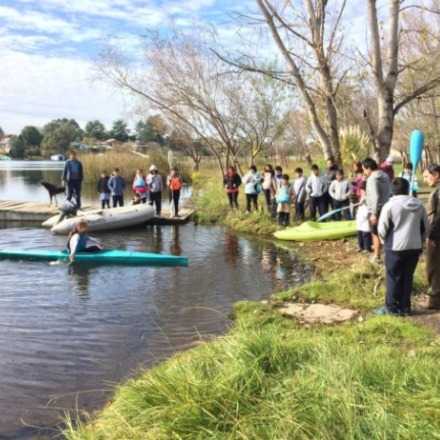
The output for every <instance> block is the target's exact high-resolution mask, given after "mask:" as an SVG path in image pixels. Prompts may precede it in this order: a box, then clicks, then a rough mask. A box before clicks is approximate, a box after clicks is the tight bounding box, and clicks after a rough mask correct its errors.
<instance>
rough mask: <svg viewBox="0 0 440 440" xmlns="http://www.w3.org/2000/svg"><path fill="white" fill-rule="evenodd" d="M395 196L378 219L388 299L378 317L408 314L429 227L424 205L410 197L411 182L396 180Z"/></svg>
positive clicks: (394, 183)
mask: <svg viewBox="0 0 440 440" xmlns="http://www.w3.org/2000/svg"><path fill="white" fill-rule="evenodd" d="M392 189H393V197H391V199H390V200H389V201H388V202H387V203H386V204H385V206H384V207H383V209H382V212H381V214H380V218H379V225H378V232H379V237H380V240H381V242H382V243H384V247H385V269H386V290H387V293H386V299H385V307H383V308H381V309H379V310H378V311H377V313H378V314H380V315H383V314H393V315H396V314H397V315H409V314H410V313H411V291H412V286H413V277H414V272H415V270H416V267H417V263H418V260H419V257H420V254H421V253H422V248H423V241H424V239H425V236H426V232H427V228H428V217H427V214H426V210H425V208H424V206H423V204H422V203H421V202H420V200H418V199H417V198H415V197H413V196H409V195H408V192H409V182H408V181H407V180H405V179H402V178H401V177H398V178H397V179H394V180H393V185H392Z"/></svg>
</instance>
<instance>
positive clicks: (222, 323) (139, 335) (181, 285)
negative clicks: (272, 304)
mask: <svg viewBox="0 0 440 440" xmlns="http://www.w3.org/2000/svg"><path fill="white" fill-rule="evenodd" d="M60 175H61V169H60V164H57V163H27V162H21V163H16V162H8V163H6V162H3V163H1V162H0V200H2V199H14V200H32V201H46V200H47V194H46V192H45V190H44V188H42V187H41V186H40V185H39V182H40V181H41V180H50V181H56V182H58V181H60ZM92 196H93V193H91V195H90V196H89V197H90V198H92ZM90 201H92V200H90ZM99 238H100V239H101V240H102V242H103V243H104V245H105V246H106V247H107V248H119V249H125V248H130V249H136V250H144V251H153V252H163V253H171V254H175V255H186V256H188V258H189V261H190V266H189V267H188V268H149V267H116V266H93V265H78V266H72V267H69V266H67V265H64V264H62V265H49V264H45V263H32V262H27V263H25V262H9V261H1V262H0V286H1V287H0V413H1V423H0V439H9V438H10V439H29V438H36V436H37V435H41V436H42V437H38V438H50V437H51V436H53V435H57V434H59V423H60V421H61V420H62V416H63V414H64V411H66V410H69V411H72V410H75V408H79V409H80V410H81V411H82V410H87V411H93V410H96V409H98V408H99V407H101V406H102V405H103V404H104V403H105V401H106V399H108V398H109V396H110V395H111V391H112V389H113V387H114V385H115V384H117V383H118V382H120V381H121V380H123V379H125V378H127V377H130V376H132V375H133V374H135V372H136V371H137V370H139V369H141V368H145V367H149V366H151V365H154V364H155V363H157V362H159V361H161V360H163V359H165V358H167V357H169V356H170V355H172V354H173V353H175V352H176V351H179V350H183V349H185V348H189V347H192V346H194V345H195V344H196V343H197V342H198V341H200V340H204V339H209V338H211V337H214V336H215V335H218V334H221V333H223V332H225V331H226V330H227V328H228V326H229V325H230V324H231V322H230V320H229V319H228V316H229V314H230V312H231V308H232V304H233V303H234V302H236V301H239V300H245V299H249V300H260V299H263V298H266V297H267V296H268V295H269V294H270V293H272V292H274V291H277V290H281V289H284V288H286V287H287V286H292V285H294V284H297V283H300V282H302V281H303V280H304V279H305V278H307V276H308V275H309V269H308V268H307V267H305V266H304V265H303V264H301V263H300V262H299V261H298V260H297V258H296V257H295V255H294V254H292V253H290V252H289V251H287V250H282V249H279V248H277V247H275V246H274V245H273V244H272V243H270V242H266V241H260V240H256V239H254V238H249V237H245V236H240V235H236V234H234V233H232V232H230V231H228V230H226V229H224V228H222V227H208V226H197V225H194V224H188V225H185V226H180V227H157V226H156V227H153V226H150V227H140V228H135V229H130V230H124V231H117V232H114V233H105V234H100V235H99ZM64 245H65V238H64V237H57V236H53V235H52V234H51V233H50V232H49V231H47V230H44V229H42V228H40V227H38V225H31V226H29V225H26V226H22V227H18V226H16V225H15V226H14V227H6V228H4V229H0V248H6V247H7V248H11V247H12V248H17V249H21V248H23V249H24V248H26V249H30V248H35V249H40V248H41V249H43V248H52V249H53V248H59V249H61V248H63V247H64Z"/></svg>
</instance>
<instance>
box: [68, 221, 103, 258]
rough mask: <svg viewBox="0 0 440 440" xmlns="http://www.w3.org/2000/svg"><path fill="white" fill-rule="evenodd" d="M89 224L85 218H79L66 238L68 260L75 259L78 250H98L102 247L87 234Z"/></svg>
mask: <svg viewBox="0 0 440 440" xmlns="http://www.w3.org/2000/svg"><path fill="white" fill-rule="evenodd" d="M88 229H89V225H88V223H87V221H86V220H80V221H79V222H78V223H77V224H76V225H75V227H74V228H73V230H72V232H71V233H70V234H69V236H68V238H67V250H68V251H69V254H70V256H69V259H70V262H71V263H73V262H74V261H75V257H76V254H77V253H78V252H99V251H102V249H103V247H102V246H101V244H100V243H99V242H98V241H97V240H95V239H94V238H91V237H89V236H88V235H87V231H88Z"/></svg>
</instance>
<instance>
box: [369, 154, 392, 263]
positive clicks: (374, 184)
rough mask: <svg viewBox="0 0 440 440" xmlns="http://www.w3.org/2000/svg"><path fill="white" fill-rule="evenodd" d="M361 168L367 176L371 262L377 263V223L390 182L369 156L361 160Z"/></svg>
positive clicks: (378, 252) (378, 248)
mask: <svg viewBox="0 0 440 440" xmlns="http://www.w3.org/2000/svg"><path fill="white" fill-rule="evenodd" d="M362 168H363V170H364V174H365V177H366V178H367V190H366V197H365V203H366V205H367V208H368V215H369V222H370V227H371V235H372V238H373V256H372V258H371V262H372V263H379V262H380V250H381V243H380V240H379V233H378V231H377V225H378V223H379V217H380V213H381V211H382V208H383V207H384V205H385V203H386V202H388V199H389V198H390V196H391V182H390V179H389V177H388V176H387V174H385V173H384V172H383V171H382V170H379V167H378V166H377V162H376V161H375V160H374V159H371V158H370V157H369V158H367V159H365V160H364V161H363V162H362Z"/></svg>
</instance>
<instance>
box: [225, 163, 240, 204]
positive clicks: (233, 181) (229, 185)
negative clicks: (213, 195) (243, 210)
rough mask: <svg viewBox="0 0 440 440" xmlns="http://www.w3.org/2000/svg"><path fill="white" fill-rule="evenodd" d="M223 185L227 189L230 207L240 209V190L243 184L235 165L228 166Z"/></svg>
mask: <svg viewBox="0 0 440 440" xmlns="http://www.w3.org/2000/svg"><path fill="white" fill-rule="evenodd" d="M223 185H224V187H225V189H226V194H227V196H228V200H229V206H230V208H231V209H234V208H237V209H238V192H239V188H240V185H241V177H240V175H239V174H238V173H237V170H236V169H235V167H233V166H231V167H229V168H228V170H227V172H226V174H225V177H224V178H223Z"/></svg>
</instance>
